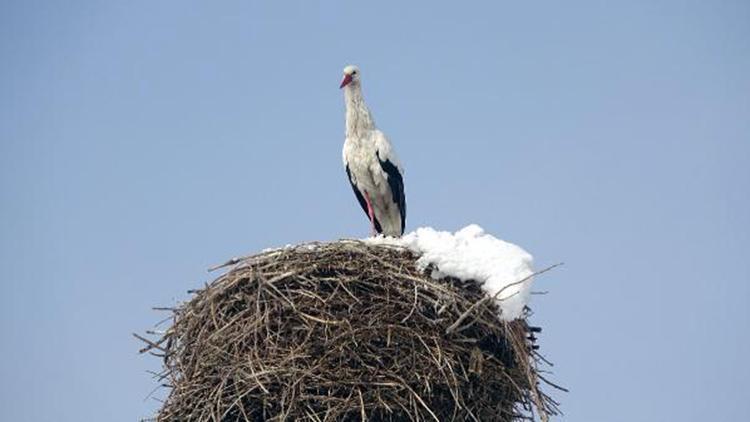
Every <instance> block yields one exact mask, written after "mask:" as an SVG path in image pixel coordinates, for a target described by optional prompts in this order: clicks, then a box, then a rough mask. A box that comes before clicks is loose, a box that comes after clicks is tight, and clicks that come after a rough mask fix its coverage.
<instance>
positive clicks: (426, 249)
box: [363, 224, 534, 321]
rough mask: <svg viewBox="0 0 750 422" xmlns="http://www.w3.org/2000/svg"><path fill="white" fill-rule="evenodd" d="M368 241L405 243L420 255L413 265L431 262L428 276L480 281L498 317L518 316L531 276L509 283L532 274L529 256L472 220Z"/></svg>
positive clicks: (372, 242)
mask: <svg viewBox="0 0 750 422" xmlns="http://www.w3.org/2000/svg"><path fill="white" fill-rule="evenodd" d="M363 241H364V242H366V243H369V244H376V245H377V244H385V245H396V246H402V247H406V248H408V249H410V250H412V251H414V252H415V253H416V254H418V255H419V256H420V257H419V259H418V260H417V265H418V267H419V268H420V269H425V268H427V267H428V266H429V265H433V266H434V267H435V268H436V269H435V270H433V272H432V274H431V276H432V277H433V278H436V279H437V278H442V277H445V276H451V277H456V278H459V279H461V280H475V281H478V282H480V283H482V286H483V288H484V290H485V291H486V292H487V293H488V294H489V295H490V296H494V295H495V294H496V293H497V292H499V291H500V290H502V289H505V290H504V291H503V293H502V294H500V295H499V296H498V297H497V303H498V306H499V307H500V317H501V318H502V319H504V320H507V321H509V320H513V319H516V318H519V317H521V316H522V313H523V309H524V306H526V304H527V303H528V300H529V296H530V294H531V283H532V278H529V279H528V280H526V281H524V282H523V283H518V284H515V285H511V284H513V283H516V282H518V281H520V280H523V279H524V278H526V277H529V276H530V275H532V274H533V272H534V271H533V269H532V262H533V258H532V256H531V255H530V254H529V253H528V252H526V251H525V250H523V249H522V248H521V247H519V246H517V245H514V244H512V243H509V242H505V241H503V240H500V239H498V238H496V237H494V236H492V235H490V234H487V233H485V231H484V229H482V228H481V227H480V226H478V225H476V224H471V225H468V226H466V227H464V228H463V229H461V230H458V231H457V232H455V233H450V232H446V231H438V230H435V229H433V228H432V227H420V228H418V229H417V230H415V231H413V232H411V233H408V234H405V235H404V236H403V237H401V238H393V237H383V236H378V237H371V238H367V239H363Z"/></svg>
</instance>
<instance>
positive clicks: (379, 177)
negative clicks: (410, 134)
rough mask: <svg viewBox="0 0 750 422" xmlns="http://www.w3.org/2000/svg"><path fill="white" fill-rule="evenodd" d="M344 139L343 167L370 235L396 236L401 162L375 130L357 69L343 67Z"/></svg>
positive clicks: (400, 217) (401, 216) (401, 206)
mask: <svg viewBox="0 0 750 422" xmlns="http://www.w3.org/2000/svg"><path fill="white" fill-rule="evenodd" d="M340 88H343V89H344V99H345V101H346V140H345V141H344V167H346V174H347V176H349V182H350V183H351V185H352V189H353V190H354V195H355V196H356V197H357V200H358V201H359V204H360V205H361V206H362V209H363V210H364V211H365V213H366V214H367V217H368V218H369V219H370V224H371V226H372V234H373V235H375V234H384V235H386V236H394V237H399V236H401V235H402V234H404V226H405V224H406V195H405V194H404V180H403V176H402V175H403V170H402V168H401V163H400V162H399V160H398V157H396V152H395V151H394V150H393V147H392V146H391V143H390V142H389V141H388V138H386V137H385V135H384V134H383V132H381V131H379V130H378V129H377V128H376V127H375V122H374V121H373V119H372V115H370V110H369V109H368V108H367V105H366V104H365V100H364V98H363V97H362V85H361V82H360V72H359V68H357V66H347V67H345V68H344V79H343V80H342V81H341V86H340Z"/></svg>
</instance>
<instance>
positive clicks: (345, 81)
mask: <svg viewBox="0 0 750 422" xmlns="http://www.w3.org/2000/svg"><path fill="white" fill-rule="evenodd" d="M351 81H352V75H350V74H348V73H345V74H344V79H342V80H341V86H339V89H341V88H343V87H345V86H347V85H349V83H350V82H351Z"/></svg>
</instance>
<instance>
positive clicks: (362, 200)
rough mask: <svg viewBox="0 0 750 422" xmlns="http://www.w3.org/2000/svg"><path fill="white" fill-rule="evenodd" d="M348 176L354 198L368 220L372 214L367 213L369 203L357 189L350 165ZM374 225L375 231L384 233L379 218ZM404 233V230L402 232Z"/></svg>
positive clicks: (375, 218) (347, 169) (347, 171)
mask: <svg viewBox="0 0 750 422" xmlns="http://www.w3.org/2000/svg"><path fill="white" fill-rule="evenodd" d="M346 176H347V178H348V179H349V184H350V185H352V190H353V191H354V196H356V197H357V201H358V202H359V205H360V206H361V207H362V211H364V212H365V215H366V216H367V219H368V220H369V219H370V213H369V212H367V201H365V197H364V195H362V192H360V191H359V188H358V187H357V185H356V183H354V179H352V172H351V171H349V165H348V164H347V166H346ZM373 219H374V220H375V221H373V223H375V230H376V231H377V232H378V233H383V229H382V228H381V227H380V222H379V221H378V219H377V217H375V216H373ZM402 231H403V230H402Z"/></svg>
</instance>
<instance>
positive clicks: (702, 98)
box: [0, 0, 750, 421]
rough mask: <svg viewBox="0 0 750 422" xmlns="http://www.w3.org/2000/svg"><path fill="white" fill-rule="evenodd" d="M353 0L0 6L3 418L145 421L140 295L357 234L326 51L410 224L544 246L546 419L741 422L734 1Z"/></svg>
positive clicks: (738, 59)
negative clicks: (551, 384)
mask: <svg viewBox="0 0 750 422" xmlns="http://www.w3.org/2000/svg"><path fill="white" fill-rule="evenodd" d="M269 3H270V2H269ZM282 3H285V4H284V5H283V6H282ZM353 3H354V2H347V3H344V2H327V3H325V4H324V3H322V2H315V1H300V2H274V3H273V5H260V4H258V3H257V2H250V1H223V2H206V1H201V2H193V1H158V2H155V1H119V2H115V1H110V2H94V1H91V2H89V1H71V2H45V1H24V2H21V1H4V2H3V3H2V5H0V63H1V64H0V268H1V269H2V270H1V271H2V278H1V280H0V288H1V289H2V293H1V294H0V328H1V330H2V333H1V336H0V419H1V420H7V421H81V420H92V421H93V420H107V421H134V420H137V419H138V418H139V417H146V416H149V415H150V414H151V412H152V411H153V410H154V409H155V408H156V407H157V406H158V403H156V402H155V401H153V400H144V398H145V397H146V396H147V395H148V393H149V392H150V391H151V390H152V388H153V387H154V385H155V384H154V381H153V380H152V379H151V378H150V376H149V375H148V374H147V373H146V371H147V370H149V369H156V368H157V367H158V363H159V362H158V360H157V359H156V358H150V357H146V356H140V355H138V354H137V350H138V348H139V347H140V344H139V343H138V342H137V341H136V340H134V339H133V338H132V337H131V335H130V333H131V332H134V331H138V332H142V331H144V330H146V329H149V328H151V327H152V325H153V323H155V322H156V321H158V320H159V319H160V318H161V317H162V315H160V314H159V313H156V312H153V311H151V310H150V308H151V307H152V306H161V305H171V304H173V303H175V301H176V300H180V299H184V298H185V297H187V295H186V294H185V292H186V290H188V289H191V288H195V287H197V286H200V285H201V284H202V283H204V282H206V281H208V280H210V276H209V275H208V274H207V273H206V271H205V269H206V268H207V267H209V266H210V265H211V264H215V263H218V262H223V261H224V260H225V259H227V258H229V257H231V256H235V255H240V254H245V253H252V252H255V251H258V250H260V249H262V248H266V247H271V246H278V245H283V244H287V243H296V242H301V241H307V240H332V239H337V238H341V237H362V236H365V235H367V233H368V224H367V221H366V220H365V218H364V216H363V215H362V212H361V210H360V209H359V206H358V205H357V203H356V200H355V199H354V196H353V195H352V193H351V190H350V187H349V185H348V183H347V181H346V178H345V174H344V171H343V169H342V167H341V162H340V161H341V158H340V157H341V152H340V151H341V145H342V142H343V130H344V128H343V124H344V123H343V100H342V93H341V92H340V91H339V90H338V83H339V80H340V75H341V69H342V68H343V66H344V65H346V64H348V63H356V64H358V65H359V66H360V67H361V69H362V73H363V79H364V89H365V96H366V98H367V100H368V101H369V104H370V106H371V108H372V109H373V112H374V115H375V118H376V121H377V122H378V124H379V125H380V127H381V128H382V129H383V130H384V131H385V132H386V133H387V134H389V136H390V137H391V139H392V141H393V142H394V144H395V146H396V148H397V150H398V152H399V154H400V156H401V158H402V161H403V162H404V165H405V167H406V170H407V174H406V179H405V180H406V192H407V199H408V203H409V215H408V220H407V229H414V228H416V227H419V226H423V225H430V226H433V227H436V228H439V229H443V230H455V229H458V228H460V227H463V226H464V225H467V224H469V223H478V224H480V225H482V226H483V227H484V228H485V229H486V230H487V231H489V232H491V233H493V234H494V235H496V236H498V237H501V238H504V239H507V240H509V241H512V242H514V243H517V244H519V245H521V246H523V247H524V248H526V249H527V250H529V251H530V252H531V253H533V254H534V256H535V258H536V262H537V265H538V266H539V267H542V266H545V265H547V264H551V263H554V262H558V261H565V262H566V266H564V267H563V268H561V269H559V270H555V271H554V272H552V273H549V274H546V275H544V276H543V277H541V278H540V279H538V280H537V284H536V288H537V289H538V290H549V292H550V293H549V294H548V295H545V296H536V297H535V299H534V302H533V307H534V309H535V310H536V315H535V317H534V318H533V321H534V323H536V324H539V325H542V326H543V327H544V332H543V335H542V337H541V346H542V347H543V350H544V352H545V353H546V354H547V356H548V357H549V358H550V359H551V360H553V361H554V362H556V364H557V365H556V367H555V369H554V370H555V375H554V377H553V378H554V379H555V380H557V381H558V382H560V383H561V384H564V385H565V386H567V387H569V388H570V390H571V392H570V393H569V394H557V397H558V398H559V399H560V400H561V401H562V403H563V404H562V409H563V410H564V411H565V412H566V416H565V417H564V418H561V419H560V420H570V421H667V420H670V421H709V420H741V419H743V418H745V417H746V415H747V409H746V406H747V403H748V401H750V387H748V379H750V369H749V367H750V366H749V365H748V364H747V356H748V355H750V338H749V336H750V329H749V327H748V325H749V323H750V311H749V310H748V306H747V302H748V300H749V299H750V286H749V284H750V256H749V255H750V253H749V252H750V249H749V248H748V242H749V241H750V195H748V191H749V189H748V188H749V184H750V167H749V166H748V163H749V162H750V25H749V22H750V4H748V3H747V2H746V1H713V2H706V1H651V0H649V1H628V2H617V3H615V2H604V1H587V2H559V1H556V2H545V3H541V2H528V1H515V2H485V3H483V4H482V3H475V4H473V5H469V4H462V5H459V4H458V3H455V2H450V3H445V4H442V5H439V4H437V3H436V2H409V3H408V4H407V2H370V3H372V4H371V5H367V6H364V5H355V4H353Z"/></svg>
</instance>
